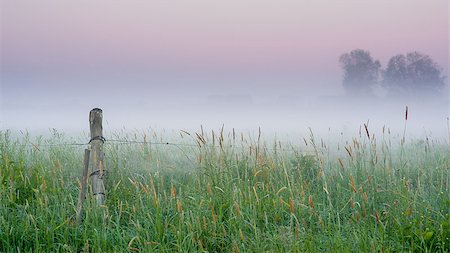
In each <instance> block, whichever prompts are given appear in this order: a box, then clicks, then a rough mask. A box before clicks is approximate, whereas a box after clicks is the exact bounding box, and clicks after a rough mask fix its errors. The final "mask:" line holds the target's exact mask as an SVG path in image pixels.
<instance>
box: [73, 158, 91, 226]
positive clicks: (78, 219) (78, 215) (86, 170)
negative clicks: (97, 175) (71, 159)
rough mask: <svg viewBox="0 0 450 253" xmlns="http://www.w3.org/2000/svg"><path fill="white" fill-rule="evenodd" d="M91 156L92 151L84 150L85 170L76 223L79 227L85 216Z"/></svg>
mask: <svg viewBox="0 0 450 253" xmlns="http://www.w3.org/2000/svg"><path fill="white" fill-rule="evenodd" d="M90 154H91V150H89V149H85V150H84V163H83V165H84V168H83V176H82V177H81V189H80V196H79V198H78V205H77V213H76V214H77V215H76V222H77V225H80V222H81V216H82V214H83V202H84V199H85V198H86V188H87V187H86V186H87V177H88V170H89V157H90Z"/></svg>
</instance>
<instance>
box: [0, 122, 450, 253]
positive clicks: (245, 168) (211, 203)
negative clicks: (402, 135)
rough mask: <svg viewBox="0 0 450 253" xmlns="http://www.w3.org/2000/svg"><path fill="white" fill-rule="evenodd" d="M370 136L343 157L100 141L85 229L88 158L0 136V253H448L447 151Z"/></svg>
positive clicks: (273, 148)
mask: <svg viewBox="0 0 450 253" xmlns="http://www.w3.org/2000/svg"><path fill="white" fill-rule="evenodd" d="M369 130H370V129H368V128H367V126H365V131H367V134H360V135H359V137H356V138H352V139H350V140H348V141H341V142H339V143H338V144H337V145H333V147H335V146H336V147H338V148H333V147H330V144H327V143H328V140H327V141H324V140H321V139H317V138H316V137H314V135H313V134H312V133H311V135H310V136H309V137H308V138H305V139H304V140H302V141H299V142H298V143H294V142H291V143H284V144H283V143H281V142H279V141H276V140H273V141H270V142H267V141H264V139H263V138H262V137H261V133H260V132H258V134H257V136H255V137H253V138H250V136H244V135H243V134H237V133H235V132H234V131H233V132H231V133H229V134H225V133H224V132H223V130H221V131H219V132H218V133H214V132H212V133H208V134H207V133H205V132H203V131H201V132H200V133H187V132H184V131H182V132H180V134H181V137H180V138H179V139H175V140H176V141H178V142H184V143H194V144H195V143H197V146H187V145H186V146H170V145H151V144H120V143H107V144H106V145H105V151H106V159H107V168H108V175H107V179H106V183H107V191H108V192H107V201H106V204H105V205H104V206H100V207H97V206H96V204H95V203H94V202H93V201H92V197H91V196H89V197H88V198H87V201H86V203H85V205H84V207H83V208H84V217H83V221H82V223H81V225H79V226H77V225H76V223H75V222H74V216H75V211H76V205H77V197H78V194H79V187H80V176H81V171H82V167H83V165H82V161H83V147H79V146H70V147H65V146H43V145H42V144H48V143H54V144H56V143H66V142H70V141H71V140H68V139H69V138H67V137H65V136H64V135H62V134H59V133H57V132H54V133H53V136H52V137H51V138H48V139H45V138H42V137H41V138H35V139H31V138H30V137H28V136H24V137H20V138H16V137H14V138H13V137H12V134H11V133H10V132H8V131H6V132H5V131H3V132H0V180H1V185H0V252H16V251H20V252H23V251H25V252H30V251H32V252H48V251H63V252H79V251H107V252H113V251H117V252H124V251H136V252H139V251H142V252H173V251H175V252H176V251H179V252H263V251H269V252H285V251H289V252H322V251H334V252H345V251H358V252H359V251H368V252H374V251H413V252H414V251H417V252H419V251H420V252H423V251H425V252H426V251H428V252H448V251H450V239H449V238H450V215H449V210H450V197H449V196H450V191H449V178H450V171H449V154H448V148H449V147H448V144H446V142H445V141H439V140H437V141H431V140H428V139H425V140H411V141H406V143H403V141H404V140H402V144H401V145H397V146H396V145H392V143H391V141H392V140H391V137H390V136H389V135H388V134H387V133H386V134H385V133H384V131H383V136H381V139H380V140H378V139H376V138H375V136H374V135H370V133H369ZM363 133H364V131H363ZM110 136H112V138H115V139H128V140H139V141H142V140H144V139H145V141H149V143H151V142H158V141H160V140H161V139H160V137H158V136H157V135H153V136H151V137H149V136H147V135H145V136H143V135H139V134H126V133H118V134H110ZM302 142H303V143H302Z"/></svg>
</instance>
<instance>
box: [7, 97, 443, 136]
mask: <svg viewBox="0 0 450 253" xmlns="http://www.w3.org/2000/svg"><path fill="white" fill-rule="evenodd" d="M92 91H93V92H92ZM66 92H67V90H66V89H62V92H53V95H52V96H47V95H46V93H48V94H52V93H51V91H50V90H37V91H36V92H34V93H33V95H32V96H29V94H27V95H26V96H23V97H22V98H21V96H20V95H19V94H15V95H14V96H13V95H10V96H8V97H4V96H3V97H2V108H1V117H0V129H2V130H6V129H15V130H27V131H29V132H30V133H35V134H48V133H50V131H49V130H50V129H53V128H54V129H57V130H60V131H63V132H67V133H74V134H78V133H88V132H89V122H88V115H89V111H90V110H91V109H92V108H95V107H99V108H101V109H102V110H103V115H104V129H105V131H106V132H109V133H111V132H117V131H119V130H123V129H126V130H127V131H138V132H139V131H142V132H143V131H162V130H164V131H169V132H170V131H172V132H174V133H177V132H179V130H185V131H196V132H199V131H200V127H203V128H204V129H208V130H209V129H213V130H216V131H217V130H219V129H221V128H222V126H223V127H224V128H225V130H228V131H231V130H232V129H235V130H236V131H240V132H244V133H255V132H257V131H258V129H259V128H261V130H262V132H263V133H264V134H265V136H275V135H277V136H280V137H286V138H289V136H291V137H293V136H295V137H307V136H308V135H309V131H310V130H309V129H311V130H312V131H313V132H314V133H315V134H317V135H319V136H324V137H330V136H331V137H335V138H339V136H340V135H342V134H344V135H345V136H347V137H350V136H357V135H358V134H360V131H361V126H363V124H367V125H368V127H369V130H370V133H371V135H372V134H376V136H380V135H381V133H382V130H383V128H384V129H385V131H386V132H387V131H388V130H389V131H390V132H391V133H392V135H393V136H396V135H397V136H398V135H401V134H403V131H404V128H405V110H406V106H408V119H407V121H406V133H407V137H408V138H423V137H429V138H446V137H447V135H448V129H447V117H448V112H449V104H448V100H446V99H445V97H441V98H439V99H435V100H423V101H421V100H420V99H414V100H411V99H410V100H408V99H401V98H397V99H396V100H392V99H387V98H383V97H378V98H377V97H372V98H358V97H351V96H349V95H345V94H344V93H342V92H341V93H339V90H338V91H335V92H336V94H334V95H330V94H326V92H322V93H319V92H320V91H316V93H312V92H311V91H307V92H301V91H300V90H294V91H291V92H290V93H289V92H280V91H274V92H272V93H267V92H265V93H262V92H260V93H258V92H253V93H226V91H225V92H222V93H211V94H207V93H206V94H202V93H201V92H199V91H196V90H194V91H192V92H191V93H189V92H176V91H165V92H163V91H161V90H160V91H159V92H154V94H151V92H143V93H144V94H142V93H139V90H137V91H133V92H130V91H127V89H124V90H118V91H116V92H115V93H114V94H115V95H112V94H108V92H107V91H102V90H100V89H93V90H91V92H86V93H82V94H77V92H75V91H72V92H68V93H66Z"/></svg>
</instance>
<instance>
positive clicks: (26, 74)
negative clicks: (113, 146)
mask: <svg viewBox="0 0 450 253" xmlns="http://www.w3.org/2000/svg"><path fill="white" fill-rule="evenodd" d="M405 5H408V6H409V7H408V8H404V6H405ZM0 6H1V33H0V35H1V45H0V48H1V55H0V60H1V65H0V74H1V75H0V77H1V78H0V128H1V129H16V130H19V129H20V130H25V129H26V130H28V131H30V132H40V133H45V132H48V129H52V128H56V129H59V130H61V131H68V132H86V131H88V117H87V116H88V113H89V110H91V109H92V108H94V107H99V108H102V109H103V110H104V119H105V129H109V130H111V131H114V130H117V129H122V128H126V129H130V130H132V129H148V128H150V127H151V128H154V129H172V130H175V131H178V130H180V129H184V130H192V131H196V130H198V129H199V128H200V126H201V125H202V126H203V127H204V128H207V129H218V128H221V127H222V125H224V126H225V129H232V128H235V129H241V130H242V131H249V132H254V131H256V130H257V129H258V128H259V127H260V128H261V129H262V131H263V132H265V133H267V134H269V133H270V134H275V133H279V134H281V135H282V134H305V133H308V132H309V130H308V128H309V127H310V128H311V129H312V130H313V131H316V132H317V133H319V132H320V133H323V134H326V135H328V134H330V132H332V133H333V134H334V135H336V134H337V135H339V134H340V133H341V132H346V133H349V134H355V133H358V132H359V127H360V126H361V125H362V124H364V123H367V122H369V126H370V128H371V130H372V131H375V132H376V131H381V129H382V127H383V126H386V128H390V129H391V130H392V131H393V132H400V133H402V132H403V129H404V114H405V107H406V106H407V105H408V106H409V110H410V117H409V119H408V124H407V132H408V134H411V136H424V135H427V136H428V135H430V134H432V135H435V136H446V134H447V123H446V119H447V116H448V108H449V102H448V101H449V99H448V89H447V88H446V86H447V83H448V78H444V79H443V80H444V82H445V88H442V89H439V91H438V93H440V94H438V95H436V94H435V95H436V98H434V97H431V98H430V97H428V98H427V99H424V97H423V96H415V97H409V98H407V99H406V98H405V99H403V98H402V96H403V95H402V94H406V93H404V91H403V90H402V91H401V92H400V93H398V94H400V95H398V94H394V93H392V94H394V95H389V92H388V90H389V88H391V86H392V83H395V81H396V80H398V77H399V76H402V75H403V76H404V73H403V72H401V71H400V72H399V73H397V74H400V75H397V76H395V73H394V75H393V76H392V75H391V76H390V77H391V80H394V82H392V81H391V83H390V85H391V86H389V85H384V83H383V80H382V79H383V78H384V77H385V76H386V75H385V74H384V73H385V72H386V71H387V69H388V66H394V70H395V66H397V65H396V64H398V63H402V62H405V61H404V59H403V58H402V57H397V58H396V59H397V62H394V61H392V63H393V64H390V63H391V60H392V59H394V56H398V55H399V54H400V55H405V56H404V58H405V59H406V58H407V54H408V53H410V52H416V51H417V52H420V53H421V54H423V55H425V56H426V57H429V58H430V59H431V61H432V64H435V65H436V67H437V68H436V69H437V70H439V71H440V73H439V76H442V77H446V76H448V11H447V9H448V3H447V1H435V2H433V3H432V4H431V3H425V2H423V1H396V2H395V3H392V2H390V1H370V2H367V3H354V2H348V3H346V4H341V3H339V4H338V3H334V4H330V3H329V2H327V1H315V2H314V3H311V2H309V1H308V2H304V1H303V2H302V1H295V2H294V1H283V2H282V3H276V4H275V3H271V2H269V1H250V2H248V3H241V2H239V1H227V2H222V3H217V6H216V5H212V4H211V3H208V2H206V1H200V0H198V1H193V2H192V3H190V4H187V3H182V2H177V1H175V2H173V3H170V4H163V3H138V2H130V3H128V4H124V3H110V2H104V5H102V4H98V3H97V4H94V3H86V2H83V3H78V2H75V1H67V2H65V3H53V2H52V1H40V2H39V3H37V2H32V1H20V2H17V1H14V2H12V1H8V2H2V3H1V5H0ZM387 7H388V8H387ZM103 8H106V9H103ZM54 10H57V11H54ZM414 10H417V11H414ZM431 13H432V14H431ZM381 15H382V16H383V18H382V19H380V16H381ZM98 17H102V18H98ZM342 17H346V18H342ZM356 49H363V50H367V51H364V52H367V53H368V54H370V57H372V58H373V66H374V67H375V68H376V69H372V70H373V71H375V72H376V75H377V78H374V79H373V80H368V79H367V80H366V79H364V78H365V77H364V78H362V79H361V78H360V77H356V79H355V80H356V81H355V80H353V81H352V80H350V79H351V78H350V79H348V76H346V72H345V67H344V65H345V61H344V60H345V59H344V58H342V56H343V55H344V54H348V53H350V52H354V51H355V50H356ZM352 50H353V51H352ZM352 57H353V56H352ZM408 57H409V56H408ZM416 58H417V57H416ZM348 59H350V58H348ZM355 59H356V58H355ZM408 59H409V58H408ZM427 59H428V58H426V59H425V60H427ZM350 62H351V61H349V62H347V63H350ZM427 66H428V65H427ZM347 67H348V66H347ZM347 70H348V69H347ZM367 70H369V69H367ZM372 70H370V71H372ZM398 70H401V69H398ZM375 72H374V73H375ZM394 72H395V71H394ZM416 72H417V71H416ZM349 73H350V72H349ZM386 73H387V72H386ZM417 73H420V71H419V72H417ZM430 73H431V72H430ZM419 77H420V76H419ZM358 78H359V79H358ZM396 78H397V79H396ZM420 78H422V77H420ZM349 80H350V81H349ZM405 80H406V79H405ZM430 80H431V79H430ZM346 82H347V83H346ZM352 82H353V83H356V84H357V85H354V86H352V84H351V83H352ZM440 82H441V81H440ZM349 84H350V85H349ZM383 85H384V86H383ZM364 86H367V87H369V86H370V87H369V88H370V89H372V90H371V93H372V95H371V96H367V97H366V96H365V95H367V94H363V93H361V91H362V89H359V87H364ZM394 86H395V85H394ZM394 88H395V87H394ZM411 89H413V90H414V89H417V88H411ZM392 90H395V89H392ZM402 92H403V93H402ZM405 92H406V90H405ZM417 93H419V94H420V93H421V92H420V91H419V92H417Z"/></svg>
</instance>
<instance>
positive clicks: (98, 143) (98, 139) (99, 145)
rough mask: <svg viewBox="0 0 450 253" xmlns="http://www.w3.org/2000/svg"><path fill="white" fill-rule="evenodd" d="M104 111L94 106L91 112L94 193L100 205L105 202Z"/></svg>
mask: <svg viewBox="0 0 450 253" xmlns="http://www.w3.org/2000/svg"><path fill="white" fill-rule="evenodd" d="M102 118H103V112H102V110H101V109H99V108H94V109H92V110H91V112H90V113H89V124H90V129H91V140H90V141H89V143H90V144H91V157H92V173H91V175H90V176H91V178H92V181H91V182H92V194H93V195H94V198H95V199H96V201H97V204H98V205H103V203H105V198H106V196H105V185H104V183H103V177H104V175H105V172H106V171H105V163H104V161H103V158H104V157H103V156H104V153H103V143H104V142H105V138H104V137H103V134H102V132H103V127H102Z"/></svg>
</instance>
